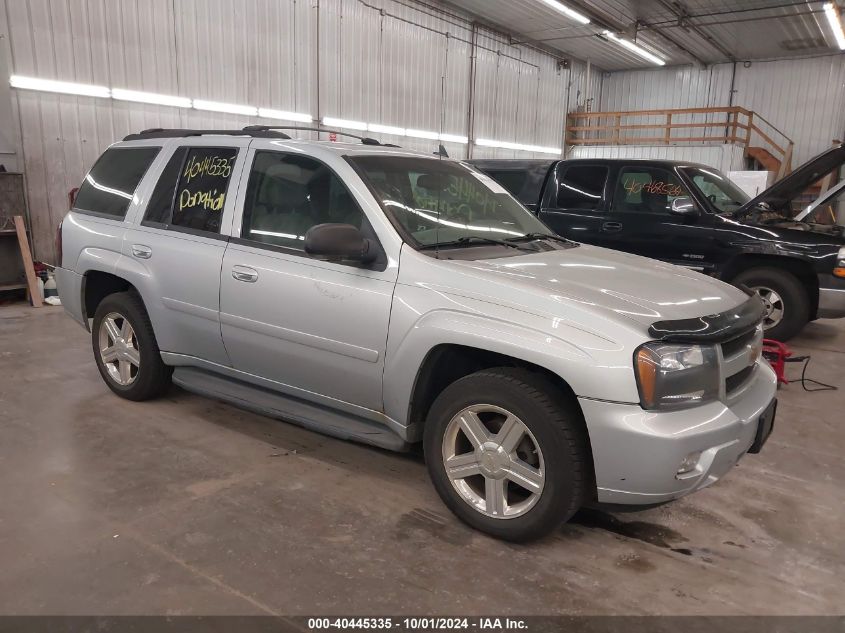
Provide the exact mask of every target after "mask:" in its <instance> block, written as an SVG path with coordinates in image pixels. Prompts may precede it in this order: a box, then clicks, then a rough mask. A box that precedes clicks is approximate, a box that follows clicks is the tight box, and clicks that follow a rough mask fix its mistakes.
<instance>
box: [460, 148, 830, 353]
mask: <svg viewBox="0 0 845 633" xmlns="http://www.w3.org/2000/svg"><path fill="white" fill-rule="evenodd" d="M469 162H470V163H471V164H473V165H474V166H475V167H476V168H478V169H480V170H482V171H483V172H485V173H487V174H488V175H490V176H491V177H493V178H494V179H496V180H497V181H499V183H500V184H501V185H502V186H504V187H505V188H506V189H507V190H508V191H510V192H511V193H512V194H513V195H514V196H515V197H516V198H518V199H519V200H520V201H521V202H522V203H523V204H525V205H526V206H527V207H528V208H530V209H532V210H533V211H534V212H535V213H537V214H538V216H539V217H540V219H542V220H543V221H544V222H545V223H546V224H547V225H548V226H550V227H551V228H552V229H553V230H555V231H556V232H557V233H559V234H560V235H563V236H564V237H568V238H570V239H573V240H576V241H579V242H586V243H588V244H596V245H598V246H606V247H608V248H613V249H616V250H621V251H627V252H629V253H636V254H638V255H644V256H646V257H653V258H655V259H661V260H664V261H667V262H670V263H672V264H677V265H679V266H684V267H686V268H692V269H694V270H697V271H700V272H703V273H706V274H708V275H712V276H714V277H718V278H719V279H722V280H724V281H729V282H731V283H733V284H736V285H744V286H747V287H749V288H751V289H753V290H756V291H757V292H758V293H759V294H760V296H761V297H762V298H763V300H764V303H765V305H766V308H767V311H768V314H767V317H766V321H765V324H764V325H765V328H766V336H767V337H769V338H775V339H779V340H787V339H789V338H791V337H792V336H794V335H795V334H797V333H798V332H799V331H800V330H801V328H802V327H803V326H804V325H805V324H806V323H807V322H808V321H810V320H813V319H816V318H819V317H827V318H831V317H843V316H845V237H843V230H844V229H843V227H842V226H839V225H838V224H836V217H837V212H838V217H839V218H840V219H841V218H843V217H845V188H840V189H839V190H838V192H834V193H833V194H832V195H830V196H828V198H827V199H824V200H822V202H823V204H819V201H817V202H816V203H814V204H815V208H814V210H813V212H812V214H811V215H810V217H807V218H804V219H803V220H795V219H793V218H794V216H795V215H796V213H797V212H798V211H800V210H801V209H802V208H803V207H805V206H806V205H807V203H808V202H809V201H810V200H811V199H812V198H809V199H808V198H807V197H806V196H807V191H808V188H809V187H811V186H812V185H813V184H814V183H816V182H817V181H819V180H820V179H821V178H823V177H824V176H825V175H826V174H829V173H834V174H835V173H838V171H839V169H840V167H841V166H842V164H843V163H845V145H839V146H837V147H834V148H832V149H830V150H828V151H826V152H824V153H822V154H820V155H819V156H817V157H816V158H814V159H812V160H811V161H809V162H807V163H806V164H804V165H802V166H801V167H799V168H798V169H796V170H795V171H794V172H793V173H792V174H790V175H789V176H787V177H786V178H784V179H782V180H780V181H779V182H777V183H775V184H774V185H773V186H772V187H770V188H769V189H767V190H765V191H764V192H763V193H761V194H760V195H758V196H757V197H755V198H753V199H749V197H748V195H746V194H745V193H743V192H742V190H740V189H739V188H738V187H737V186H736V185H735V184H734V183H733V182H731V181H730V180H729V179H728V178H727V177H726V176H724V175H723V174H721V173H720V172H719V171H718V170H716V169H713V168H711V167H706V166H704V165H697V164H692V163H680V162H673V161H662V160H629V159H579V160H563V161H549V160H545V161H541V160H473V161H469ZM809 191H812V190H809ZM817 191H818V190H817ZM816 195H817V194H816Z"/></svg>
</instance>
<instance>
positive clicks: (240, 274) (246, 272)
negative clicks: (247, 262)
mask: <svg viewBox="0 0 845 633" xmlns="http://www.w3.org/2000/svg"><path fill="white" fill-rule="evenodd" d="M232 277H234V278H235V279H237V280H238V281H245V282H247V283H248V284H252V283H255V282H256V281H258V271H257V270H255V269H254V268H249V267H247V266H232Z"/></svg>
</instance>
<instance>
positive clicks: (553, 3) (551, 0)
mask: <svg viewBox="0 0 845 633" xmlns="http://www.w3.org/2000/svg"><path fill="white" fill-rule="evenodd" d="M540 2H542V3H543V4H545V5H548V6H550V7H551V8H552V9H554V10H555V11H560V12H561V13H563V14H564V15H565V16H567V17H570V18H572V19H573V20H575V21H576V22H580V23H581V24H589V23H590V18H588V17H587V16H586V15H581V14H580V13H578V12H577V11H575V10H573V9H570V8H569V7H567V6H566V5H565V4H561V3H560V2H558V1H557V0H540Z"/></svg>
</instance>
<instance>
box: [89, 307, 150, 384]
mask: <svg viewBox="0 0 845 633" xmlns="http://www.w3.org/2000/svg"><path fill="white" fill-rule="evenodd" d="M99 348H100V360H101V361H102V363H103V367H105V368H106V371H108V374H109V377H110V378H111V379H112V380H114V381H115V382H116V383H117V384H118V385H120V386H122V387H126V386H128V385H131V384H132V383H133V382H134V381H135V379H136V378H137V377H138V370H139V369H140V367H141V352H140V350H139V349H138V337H137V336H136V335H135V330H133V329H132V325H131V324H130V323H129V319H127V318H126V317H124V316H123V315H122V314H120V313H118V312H109V313H108V314H107V315H106V316H105V318H103V320H102V321H101V322H100V330H99Z"/></svg>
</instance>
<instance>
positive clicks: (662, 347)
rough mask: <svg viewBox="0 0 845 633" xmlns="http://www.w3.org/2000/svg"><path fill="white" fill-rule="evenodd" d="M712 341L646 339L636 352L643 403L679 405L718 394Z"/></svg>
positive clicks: (655, 406)
mask: <svg viewBox="0 0 845 633" xmlns="http://www.w3.org/2000/svg"><path fill="white" fill-rule="evenodd" d="M718 363H719V361H718V357H717V355H716V348H715V347H713V346H710V345H686V344H682V345H678V344H668V343H646V344H644V345H641V346H640V347H639V348H638V349H637V351H636V352H635V354H634V370H635V372H634V373H635V374H636V376H637V388H638V389H639V391H640V404H642V407H643V408H644V409H677V408H682V407H689V406H694V405H698V404H702V403H704V402H709V401H711V400H715V399H716V398H718V397H719V365H718Z"/></svg>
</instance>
